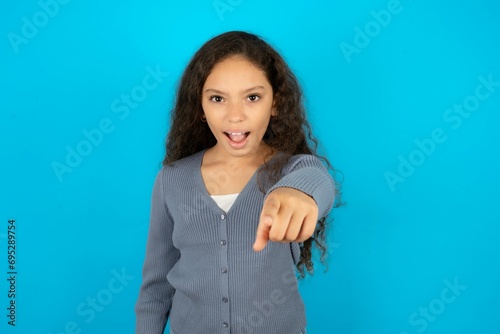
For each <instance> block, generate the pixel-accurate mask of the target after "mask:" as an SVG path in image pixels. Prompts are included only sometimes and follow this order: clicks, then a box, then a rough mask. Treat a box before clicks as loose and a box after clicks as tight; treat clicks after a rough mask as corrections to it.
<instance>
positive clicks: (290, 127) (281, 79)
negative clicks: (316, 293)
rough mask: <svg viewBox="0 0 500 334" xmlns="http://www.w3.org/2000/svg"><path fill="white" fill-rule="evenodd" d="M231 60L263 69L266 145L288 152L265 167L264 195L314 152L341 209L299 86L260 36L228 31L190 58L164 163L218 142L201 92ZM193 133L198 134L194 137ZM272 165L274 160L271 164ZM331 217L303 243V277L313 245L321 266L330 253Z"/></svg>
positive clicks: (261, 175)
mask: <svg viewBox="0 0 500 334" xmlns="http://www.w3.org/2000/svg"><path fill="white" fill-rule="evenodd" d="M231 56H242V57H244V58H245V59H247V60H248V61H250V62H251V63H252V64H254V65H255V66H257V67H258V68H260V69H261V70H262V71H263V72H264V73H265V75H266V77H267V79H268V81H269V83H270V84H271V86H272V88H273V99H274V103H275V104H274V106H275V107H276V116H275V117H272V118H271V120H270V122H269V126H268V128H267V131H266V134H265V135H264V138H263V140H264V142H265V143H266V144H268V145H269V146H271V147H272V148H274V149H275V150H278V151H280V152H282V153H284V154H281V155H278V156H276V157H277V158H276V159H272V160H269V161H267V162H265V163H264V166H262V168H261V170H260V173H259V175H258V183H259V188H260V191H262V192H265V190H266V188H267V187H266V186H265V185H270V184H274V183H275V182H277V181H278V180H279V179H280V177H281V170H282V168H283V166H284V165H285V164H286V163H287V162H288V159H289V158H290V157H291V156H293V155H296V154H312V155H315V156H317V157H318V158H320V159H321V160H322V161H323V162H324V163H325V165H326V167H327V168H328V169H329V170H330V172H331V173H332V174H333V175H334V180H335V183H336V187H335V203H334V207H338V206H340V205H341V200H340V194H341V193H340V186H339V185H340V184H339V182H338V181H337V179H336V178H335V174H336V170H335V169H334V168H333V167H332V166H331V164H330V162H329V161H328V159H326V158H325V157H323V156H319V155H318V154H317V152H316V151H317V148H318V141H317V139H316V138H315V137H314V136H313V134H312V131H311V126H310V125H309V123H308V122H307V120H306V117H305V108H304V105H303V95H302V90H301V88H300V86H299V83H298V81H297V79H296V77H295V76H294V74H293V73H292V71H291V70H290V68H289V67H288V65H287V64H286V63H285V61H284V60H283V58H282V57H281V56H280V55H279V53H278V52H276V50H274V49H273V48H272V47H271V46H270V45H269V44H268V43H266V42H265V41H264V40H263V39H261V38H260V37H259V36H256V35H254V34H250V33H247V32H243V31H230V32H226V33H223V34H221V35H218V36H216V37H214V38H212V39H210V40H209V41H208V42H206V43H205V44H204V45H203V46H202V47H201V48H200V49H199V50H198V51H197V52H196V53H195V54H194V56H193V57H192V58H191V60H190V62H189V64H188V65H187V67H186V69H185V71H184V73H183V75H182V78H181V80H180V82H179V86H178V88H177V96H176V101H175V105H174V108H173V110H172V114H171V117H172V118H171V123H170V131H169V134H168V136H167V139H166V155H165V158H164V160H163V162H162V164H163V165H167V164H168V165H171V164H172V163H173V162H174V161H176V160H179V159H182V158H184V157H187V156H190V155H192V154H195V153H197V152H199V151H201V150H204V149H207V148H210V147H212V146H214V145H215V144H216V139H215V137H214V135H213V134H212V132H211V130H210V128H209V127H208V125H207V123H206V122H203V121H202V116H203V109H202V105H201V99H202V89H203V85H204V84H205V80H206V79H207V77H208V75H209V74H210V72H211V71H212V69H213V67H214V66H215V65H216V64H218V63H219V62H221V61H223V60H225V59H227V58H228V57H231ZM194 134H195V135H194ZM271 161H272V162H271ZM331 216H332V215H330V217H329V216H327V217H321V218H320V219H319V220H318V224H317V226H316V229H315V231H314V234H313V235H312V237H310V238H309V239H308V240H305V241H304V242H303V243H301V244H300V250H301V256H300V259H299V262H298V263H297V266H296V267H297V270H298V271H299V273H300V277H301V278H304V277H305V271H304V268H305V269H306V270H307V271H308V272H309V273H310V274H312V273H313V261H312V246H313V244H316V246H317V247H318V248H319V249H320V250H321V252H322V253H321V258H320V260H321V262H322V263H323V264H325V255H326V254H327V244H326V234H325V232H326V229H327V226H328V224H327V222H328V221H329V220H330V221H332V220H333V218H332V217H331Z"/></svg>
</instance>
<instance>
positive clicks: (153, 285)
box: [135, 167, 180, 334]
mask: <svg viewBox="0 0 500 334" xmlns="http://www.w3.org/2000/svg"><path fill="white" fill-rule="evenodd" d="M163 173H165V167H163V168H162V169H160V171H159V172H158V174H157V175H156V179H155V182H154V185H153V191H152V196H151V210H150V223H149V232H148V240H147V245H146V257H145V260H144V265H143V269H142V284H141V287H140V290H139V297H138V300H137V302H136V305H135V313H136V330H135V333H136V334H162V333H163V331H164V329H165V326H166V323H167V319H168V316H169V313H170V307H171V306H172V297H173V295H174V293H175V289H174V288H173V287H172V285H170V283H169V282H168V280H167V274H168V272H169V271H170V269H171V268H172V267H173V266H174V264H175V263H176V262H177V260H178V259H179V256H180V254H179V250H178V249H176V248H175V247H174V245H173V242H172V232H173V219H172V217H171V215H170V213H169V212H168V208H167V205H166V202H165V196H164V186H165V184H164V182H163V180H164V176H163Z"/></svg>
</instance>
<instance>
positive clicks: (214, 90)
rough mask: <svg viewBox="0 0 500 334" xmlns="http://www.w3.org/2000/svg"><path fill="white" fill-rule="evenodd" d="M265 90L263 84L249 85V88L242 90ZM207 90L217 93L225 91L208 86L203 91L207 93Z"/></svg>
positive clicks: (246, 91) (245, 91)
mask: <svg viewBox="0 0 500 334" xmlns="http://www.w3.org/2000/svg"><path fill="white" fill-rule="evenodd" d="M259 89H260V90H265V88H264V86H254V87H250V88H247V89H245V90H244V91H243V93H248V92H250V91H252V90H259ZM208 92H214V93H217V94H226V93H225V92H223V91H220V90H217V89H213V88H208V89H206V90H205V93H208Z"/></svg>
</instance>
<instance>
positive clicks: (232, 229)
mask: <svg viewBox="0 0 500 334" xmlns="http://www.w3.org/2000/svg"><path fill="white" fill-rule="evenodd" d="M204 152H205V150H203V151H200V152H198V153H196V154H194V155H192V156H189V157H186V158H183V159H181V160H178V161H176V162H174V164H173V166H163V167H162V168H161V169H160V171H159V172H158V174H157V176H156V179H155V182H154V185H153V190H152V196H151V212H150V226H149V233H148V240H147V246H146V256H145V261H144V266H143V277H142V285H141V288H140V291H139V297H138V300H137V303H136V305H135V312H136V334H161V333H163V331H164V329H165V325H166V322H167V319H168V318H170V329H171V332H170V333H171V334H173V333H175V334H212V333H225V334H230V333H232V334H247V333H259V334H278V333H279V334H296V333H301V330H303V329H304V328H305V326H306V318H305V307H304V303H303V301H302V298H301V296H300V294H299V291H298V285H297V278H296V272H295V265H296V264H297V262H298V261H299V259H300V248H299V244H298V243H280V242H268V243H267V246H266V248H265V249H264V250H262V251H261V252H255V251H254V250H253V248H252V246H253V242H254V240H255V233H256V230H257V225H258V222H259V217H260V212H261V210H262V205H263V203H264V199H265V196H267V194H269V193H270V192H271V191H272V190H274V189H276V188H278V187H291V188H295V189H298V190H301V191H303V192H304V193H306V194H308V195H310V196H312V197H313V198H314V200H315V201H316V204H317V205H318V210H319V211H318V212H319V215H320V217H323V216H325V215H327V214H328V212H329V211H330V209H331V208H332V205H333V201H334V183H333V179H332V178H331V176H330V174H329V173H328V171H327V170H326V168H325V167H324V166H323V164H322V163H321V161H320V160H319V159H318V158H317V157H315V156H312V155H305V154H302V155H296V156H293V157H291V158H290V160H289V161H288V163H287V164H286V165H285V167H284V168H283V170H282V174H281V179H280V180H279V181H278V182H277V183H276V184H274V185H272V186H271V187H270V188H269V189H267V191H266V195H264V194H263V193H262V192H261V191H259V188H258V185H257V173H258V172H259V171H260V170H261V168H260V167H259V168H258V169H257V171H256V172H255V173H254V175H253V176H252V178H251V179H250V180H249V181H248V183H247V184H246V185H245V187H244V188H243V190H242V191H241V192H240V194H239V195H238V197H237V198H236V200H235V202H234V204H233V206H232V207H231V208H230V210H229V211H228V212H227V213H225V212H224V211H223V210H222V209H220V208H219V207H218V206H217V204H216V203H215V202H214V200H213V199H212V198H211V197H210V194H209V193H208V192H207V190H206V188H205V184H204V182H203V178H202V176H201V169H200V168H201V162H202V158H203V154H204ZM278 154H280V153H278ZM272 159H274V158H272Z"/></svg>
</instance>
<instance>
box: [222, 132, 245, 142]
mask: <svg viewBox="0 0 500 334" xmlns="http://www.w3.org/2000/svg"><path fill="white" fill-rule="evenodd" d="M224 134H225V135H226V136H227V137H228V138H229V139H230V140H231V141H232V142H235V143H241V142H243V141H244V140H245V139H247V137H248V135H249V134H250V132H249V131H246V132H224Z"/></svg>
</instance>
